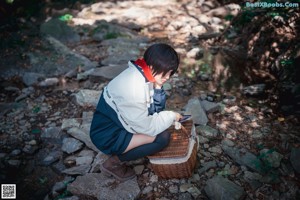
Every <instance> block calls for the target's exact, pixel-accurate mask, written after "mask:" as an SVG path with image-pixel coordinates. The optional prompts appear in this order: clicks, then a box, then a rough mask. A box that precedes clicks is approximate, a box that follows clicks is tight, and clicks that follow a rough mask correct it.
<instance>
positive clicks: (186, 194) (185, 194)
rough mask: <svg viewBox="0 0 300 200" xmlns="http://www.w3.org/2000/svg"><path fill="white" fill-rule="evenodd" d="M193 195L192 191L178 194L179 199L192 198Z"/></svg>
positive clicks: (190, 199) (187, 199) (189, 199)
mask: <svg viewBox="0 0 300 200" xmlns="http://www.w3.org/2000/svg"><path fill="white" fill-rule="evenodd" d="M192 199H193V197H192V196H191V194H190V193H180V194H179V196H178V200H192Z"/></svg>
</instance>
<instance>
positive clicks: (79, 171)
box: [62, 165, 91, 175]
mask: <svg viewBox="0 0 300 200" xmlns="http://www.w3.org/2000/svg"><path fill="white" fill-rule="evenodd" d="M90 169H91V166H90V165H79V166H75V167H71V168H68V169H65V170H63V171H62V173H64V174H68V175H84V174H87V173H88V172H89V171H90Z"/></svg>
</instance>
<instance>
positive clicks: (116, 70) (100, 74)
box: [86, 64, 128, 82]
mask: <svg viewBox="0 0 300 200" xmlns="http://www.w3.org/2000/svg"><path fill="white" fill-rule="evenodd" d="M127 68H128V65H127V64H124V65H110V66H103V67H100V68H93V69H90V70H89V71H87V72H86V74H87V75H88V77H89V79H90V80H91V81H92V82H99V81H106V80H111V79H113V78H115V77H116V76H118V75H119V74H120V73H121V72H122V71H124V70H125V69H127Z"/></svg>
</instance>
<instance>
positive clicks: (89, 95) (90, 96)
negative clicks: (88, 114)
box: [72, 89, 102, 107]
mask: <svg viewBox="0 0 300 200" xmlns="http://www.w3.org/2000/svg"><path fill="white" fill-rule="evenodd" d="M101 93H102V91H97V90H87V89H85V90H79V92H77V93H76V94H72V96H74V98H75V102H76V103H77V104H78V105H80V106H83V107H84V106H93V107H96V106H97V103H98V101H99V98H100V95H101Z"/></svg>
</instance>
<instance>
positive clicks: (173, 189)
mask: <svg viewBox="0 0 300 200" xmlns="http://www.w3.org/2000/svg"><path fill="white" fill-rule="evenodd" d="M169 192H170V193H171V194H177V193H178V187H177V186H176V185H171V186H170V187H169Z"/></svg>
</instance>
